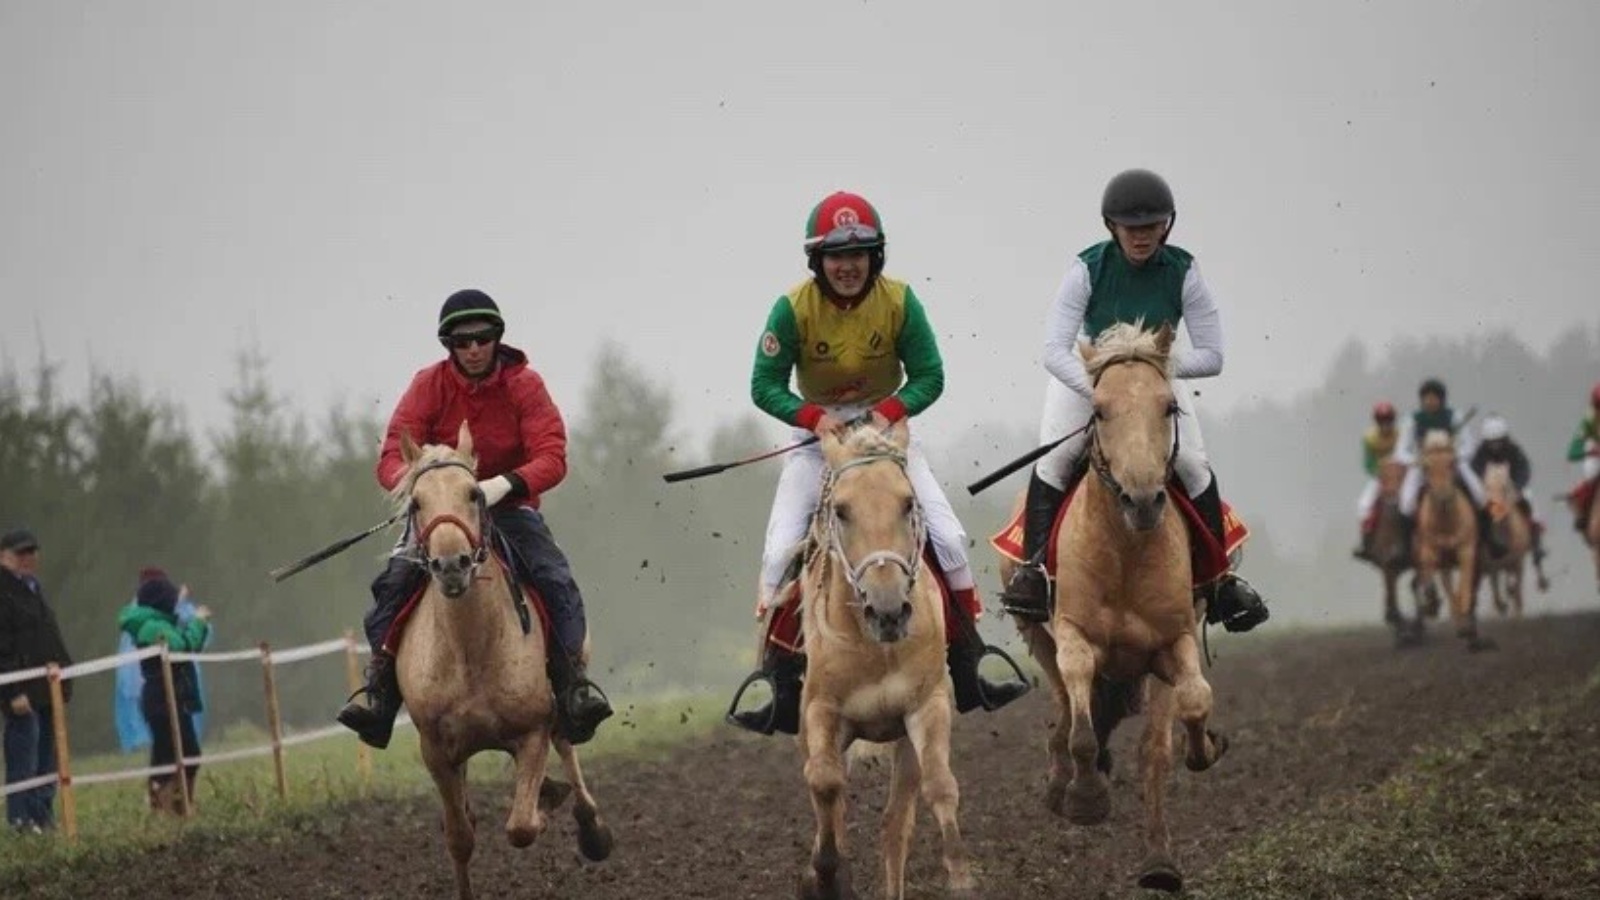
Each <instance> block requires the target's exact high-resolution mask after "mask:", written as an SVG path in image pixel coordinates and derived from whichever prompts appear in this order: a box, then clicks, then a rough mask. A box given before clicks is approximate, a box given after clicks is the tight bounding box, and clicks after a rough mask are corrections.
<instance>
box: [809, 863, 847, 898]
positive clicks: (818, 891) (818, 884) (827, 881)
mask: <svg viewBox="0 0 1600 900" xmlns="http://www.w3.org/2000/svg"><path fill="white" fill-rule="evenodd" d="M797 895H798V896H799V898H800V900H855V896H856V892H855V889H854V888H852V887H851V886H850V870H849V869H844V868H841V869H839V870H838V871H836V872H834V873H833V874H832V875H830V876H829V877H827V878H823V877H822V876H820V875H818V874H817V872H816V870H815V869H808V870H806V871H805V872H803V873H801V875H800V886H799V890H798V891H797Z"/></svg>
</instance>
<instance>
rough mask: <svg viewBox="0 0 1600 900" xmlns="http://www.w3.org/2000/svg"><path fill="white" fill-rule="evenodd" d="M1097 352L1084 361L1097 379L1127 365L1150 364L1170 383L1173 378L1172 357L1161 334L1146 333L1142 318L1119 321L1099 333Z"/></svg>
mask: <svg viewBox="0 0 1600 900" xmlns="http://www.w3.org/2000/svg"><path fill="white" fill-rule="evenodd" d="M1094 350H1095V352H1094V354H1093V355H1092V356H1090V357H1089V358H1088V359H1086V360H1084V366H1085V368H1087V369H1088V371H1089V377H1090V378H1095V379H1098V378H1099V377H1100V373H1102V372H1104V371H1105V370H1106V369H1108V368H1110V367H1111V366H1113V365H1116V364H1117V363H1124V362H1141V363H1148V364H1149V365H1152V366H1155V367H1156V369H1157V370H1158V371H1160V372H1161V373H1162V374H1164V375H1166V376H1167V378H1168V380H1170V379H1171V378H1172V355H1171V353H1170V352H1168V351H1163V350H1162V349H1161V340H1160V335H1159V334H1157V333H1156V332H1154V331H1146V330H1145V328H1144V320H1143V319H1139V320H1137V321H1135V322H1131V323H1130V322H1118V323H1117V324H1115V325H1113V326H1111V327H1110V328H1107V329H1106V330H1105V331H1102V332H1100V336H1099V337H1097V338H1095V341H1094Z"/></svg>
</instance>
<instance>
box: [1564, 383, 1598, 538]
mask: <svg viewBox="0 0 1600 900" xmlns="http://www.w3.org/2000/svg"><path fill="white" fill-rule="evenodd" d="M1567 461H1568V462H1574V463H1577V464H1578V466H1579V475H1580V477H1581V480H1580V481H1579V482H1578V486H1577V487H1575V488H1573V490H1572V493H1571V495H1570V499H1571V503H1572V512H1573V515H1575V516H1576V517H1577V525H1578V533H1579V534H1582V533H1583V531H1584V528H1585V527H1586V526H1587V525H1588V524H1589V504H1590V503H1592V502H1594V494H1595V487H1596V483H1597V482H1600V381H1597V382H1595V385H1594V388H1593V389H1592V390H1590V391H1589V412H1588V414H1587V415H1585V416H1584V417H1583V419H1582V420H1580V421H1579V422H1578V430H1577V431H1575V432H1573V434H1572V442H1571V443H1569V444H1568V445H1567Z"/></svg>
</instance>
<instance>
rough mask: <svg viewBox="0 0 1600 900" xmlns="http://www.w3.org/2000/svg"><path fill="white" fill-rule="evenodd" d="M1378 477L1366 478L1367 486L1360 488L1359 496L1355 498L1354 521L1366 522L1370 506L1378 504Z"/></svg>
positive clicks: (1370, 511)
mask: <svg viewBox="0 0 1600 900" xmlns="http://www.w3.org/2000/svg"><path fill="white" fill-rule="evenodd" d="M1379 490H1380V489H1379V487H1378V479H1376V478H1368V479H1367V486H1366V487H1364V488H1362V489H1361V496H1360V497H1358V498H1357V499H1356V521H1357V522H1366V521H1367V517H1368V516H1370V515H1372V508H1373V507H1374V506H1377V505H1378V492H1379Z"/></svg>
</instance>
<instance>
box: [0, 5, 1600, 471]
mask: <svg viewBox="0 0 1600 900" xmlns="http://www.w3.org/2000/svg"><path fill="white" fill-rule="evenodd" d="M1303 6H1306V5H1304V4H1282V3H1273V2H1259V3H1248V4H1246V3H1232V4H1228V5H1227V8H1228V9H1230V10H1233V13H1232V14H1231V15H1223V14H1221V13H1220V12H1218V11H1217V10H1218V9H1219V8H1220V7H1219V6H1218V5H1212V4H1170V5H1169V4H1161V3H1149V4H1140V5H1135V6H1129V5H1126V4H1120V5H1118V4H1093V5H1091V4H1068V3H1061V2H1037V3H997V4H974V3H947V2H938V3H934V2H919V0H898V2H883V0H868V2H859V0H858V2H815V3H809V4H804V5H795V4H774V3H761V2H749V0H726V2H703V3H681V4H655V3H638V2H634V3H592V4H526V3H496V4H486V3H477V4H449V5H444V4H419V3H407V4H400V3H363V4H355V3H342V4H322V3H279V4H256V3H242V2H234V3H209V2H190V3H176V2H141V3H112V2H102V3H91V4H83V3H72V2H50V3H29V2H21V0H0V110H3V111H4V112H3V115H4V116H5V126H4V140H3V141H0V154H3V157H0V163H3V164H0V304H3V306H4V311H5V312H4V317H5V321H6V323H7V325H6V327H5V329H4V331H3V333H0V352H3V354H4V355H5V356H6V357H7V358H8V359H9V360H10V361H11V362H12V363H13V364H15V365H17V366H18V367H19V368H22V369H24V370H26V369H28V368H29V367H31V365H32V364H33V361H34V360H35V359H36V357H37V354H38V352H39V347H38V340H37V339H36V336H42V338H43V343H44V346H45V348H46V349H47V351H48V353H49V354H50V355H51V356H52V357H53V358H55V359H58V360H60V361H62V362H63V363H64V364H65V372H64V374H65V375H66V377H67V383H68V385H69V387H70V386H72V385H81V384H82V383H83V381H84V380H85V378H86V377H87V375H88V374H89V372H90V370H91V369H97V370H100V371H108V372H111V373H117V374H133V375H136V376H137V377H138V378H139V379H140V380H141V382H142V383H143V384H144V386H145V387H147V388H150V389H151V390H154V391H156V392H158V393H160V394H161V395H163V396H166V397H168V398H170V399H172V400H174V401H176V402H178V403H180V404H182V405H183V406H185V407H186V408H188V409H189V410H190V414H191V416H192V417H193V418H194V420H195V421H197V422H198V423H199V424H202V425H207V426H209V425H215V424H220V419H221V415H222V409H223V405H222V399H221V394H222V391H223V389H224V388H225V387H226V385H227V384H228V383H230V381H231V379H232V378H233V358H234V357H235V355H236V354H237V352H238V351H239V350H240V348H241V347H244V346H248V345H251V344H255V345H258V346H259V347H260V349H261V350H262V351H263V352H264V353H265V354H266V356H267V357H268V359H269V360H270V368H269V377H270V379H271V381H272V382H273V384H274V385H275V386H276V387H277V388H279V389H280V390H283V391H285V392H287V393H288V395H289V397H290V398H291V399H292V400H293V401H294V402H295V403H296V404H298V405H299V406H300V407H301V408H302V409H303V410H304V411H305V412H306V413H307V414H308V415H311V416H315V415H317V414H318V413H320V411H321V410H322V409H323V408H324V407H325V406H326V405H327V404H328V403H330V402H333V401H334V400H337V399H344V400H346V401H349V402H353V403H359V404H364V405H368V406H366V408H370V409H373V410H375V411H377V412H379V413H380V414H383V415H387V413H388V411H389V409H390V408H391V406H392V404H393V402H394V400H395V399H396V398H397V397H398V395H399V392H400V391H401V390H402V389H403V387H404V386H405V384H406V382H407V380H408V378H409V376H410V374H411V372H412V371H414V370H415V369H416V368H418V367H420V366H422V365H423V364H425V363H427V362H430V361H431V360H433V359H435V358H437V356H438V355H439V354H440V352H441V351H439V349H438V347H437V345H436V344H435V343H434V342H433V340H432V337H431V335H432V330H433V321H434V319H435V316H436V314H437V309H438V306H439V303H440V301H441V300H442V299H443V298H444V297H445V296H446V295H447V294H448V293H450V292H451V291H452V290H455V289H456V288H459V287H464V286H469V285H470V286H477V287H480V288H483V289H485V290H487V291H489V292H490V293H491V294H492V295H494V296H495V297H496V298H497V299H498V300H499V301H500V303H501V305H502V307H503V308H504V309H505V311H506V316H507V319H508V322H509V332H508V340H509V341H511V342H512V343H515V344H517V345H519V346H522V347H523V348H524V349H526V350H528V352H529V353H530V355H531V356H532V357H533V360H534V364H535V366H536V367H538V368H540V369H541V370H542V371H543V372H544V374H545V376H546V378H547V379H548V381H549V383H550V386H551V389H552V391H553V392H554V394H555V396H556V399H557V401H558V402H559V403H561V404H562V405H563V406H564V407H565V408H566V409H567V411H568V414H569V417H570V416H572V415H574V414H575V413H576V412H577V411H578V405H579V399H580V397H581V394H582V389H583V386H584V384H585V381H586V378H587V375H588V369H589V366H590V364H591V360H592V357H593V353H594V350H595V348H596V347H597V346H598V345H599V342H601V341H603V340H607V339H611V340H616V341H618V342H620V343H621V344H622V345H623V346H624V347H625V348H626V349H627V351H628V352H629V353H630V354H631V355H632V356H633V358H634V359H636V360H637V361H638V363H639V364H640V365H641V366H642V367H643V368H644V369H645V370H646V371H649V372H653V373H659V374H660V375H661V376H662V377H663V378H664V379H666V380H667V382H668V383H669V384H670V385H671V387H672V389H673V391H674V394H675V396H676V397H677V398H678V400H679V401H680V403H681V407H682V408H681V410H680V421H681V422H683V423H684V425H685V426H687V427H691V428H704V427H706V426H709V425H710V424H711V423H712V422H714V421H715V420H717V419H719V418H722V417H725V416H729V415H732V414H733V413H735V412H742V411H744V410H746V409H748V408H749V400H748V387H747V385H748V377H749V367H750V362H751V357H752V354H753V352H754V346H755V341H756V338H757V336H758V335H759V333H760V329H761V326H762V323H763V321H764V319H765V316H766V313H767V310H768V308H769V307H770V305H771V303H772V301H773V299H774V298H775V297H777V296H778V295H779V294H780V293H782V292H783V291H784V290H785V289H786V288H788V287H789V286H791V285H792V284H793V283H795V282H796V281H798V280H799V279H800V278H801V277H802V276H803V275H804V274H805V272H804V269H803V260H802V257H801V254H800V241H801V236H802V235H801V231H802V226H803V222H804V219H805V215H806V213H807V211H808V210H809V208H810V206H811V205H812V204H813V203H814V202H815V201H816V200H817V199H818V198H820V197H821V196H822V195H824V194H826V193H827V192H829V191H832V190H835V189H838V188H848V189H853V190H858V191H860V192H862V193H864V194H866V195H867V196H868V197H869V198H870V199H872V200H873V201H874V202H875V203H876V204H877V205H878V206H879V208H880V210H881V211H882V213H883V215H884V218H885V225H886V230H887V232H888V234H889V237H890V250H889V272H890V274H893V275H895V276H897V277H900V278H903V279H906V280H907V281H910V282H911V283H912V284H913V285H914V286H915V288H916V289H917V291H918V292H919V294H921V296H922V297H923V300H924V302H925V303H926V304H927V306H928V310H929V314H930V317H931V320H932V322H933V324H934V327H935V330H936V331H937V332H938V334H939V336H940V339H941V346H942V349H943V351H944V354H945V360H946V368H947V379H948V390H947V393H946V395H945V397H944V399H943V400H942V401H941V402H940V403H939V404H937V405H936V406H935V407H934V408H933V409H932V410H931V411H930V412H929V414H928V415H927V416H926V418H925V420H924V421H923V423H922V425H921V427H922V429H923V432H924V433H925V434H926V435H928V437H929V439H930V440H931V441H933V442H935V443H937V442H939V441H940V440H941V438H940V435H942V434H943V435H949V434H953V433H955V432H957V431H960V430H964V429H968V428H971V427H974V426H975V425H976V424H977V423H979V422H983V421H987V420H991V419H994V418H997V417H1003V418H1005V419H1006V420H1007V421H1008V422H1012V423H1021V424H1024V425H1026V427H1027V428H1028V429H1030V430H1031V429H1032V428H1033V427H1034V423H1035V422H1036V421H1037V415H1038V408H1037V407H1038V403H1039V399H1040V396H1041V387H1042V384H1043V379H1044V374H1043V370H1042V369H1041V368H1040V367H1039V364H1038V357H1039V349H1040V345H1041V333H1040V326H1041V323H1042V321H1043V316H1044V310H1045V308H1046V306H1047V304H1048V302H1049V299H1050V297H1051V295H1052V293H1053V291H1054V290H1055V287H1056V284H1057V282H1058V280H1059V279H1060V277H1061V274H1062V272H1063V270H1064V267H1065V264H1066V261H1067V260H1068V259H1069V258H1070V257H1071V255H1072V254H1074V253H1076V252H1077V251H1078V250H1080V249H1082V248H1083V247H1084V246H1087V245H1088V244H1090V243H1093V242H1095V241H1098V240H1100V239H1101V238H1102V236H1103V231H1102V230H1101V226H1100V223H1099V218H1098V200H1099V193H1100V190H1101V188H1102V186H1103V185H1104V183H1105V181H1106V179H1107V178H1108V177H1109V176H1110V175H1112V174H1113V173H1115V172H1116V171H1117V170H1119V169H1122V168H1125V167H1128V166H1134V165H1141V166H1148V167H1151V168H1154V169H1156V170H1158V171H1160V172H1162V173H1164V174H1165V175H1166V176H1167V177H1168V179H1169V180H1170V181H1171V182H1172V184H1173V186H1174V189H1175V191H1176V193H1177V199H1178V207H1179V216H1178V224H1177V232H1176V234H1175V236H1174V240H1175V242H1176V243H1179V244H1181V245H1183V246H1185V247H1186V248H1188V249H1189V250H1191V251H1193V252H1195V253H1196V254H1197V256H1198V258H1199V261H1200V264H1201V267H1202V271H1203V272H1204V273H1205V275H1206V277H1207V279H1208V281H1209V282H1210V284H1211V286H1212V288H1213V291H1214V293H1215V294H1216V295H1217V296H1218V298H1219V302H1220V303H1221V306H1222V311H1223V317H1224V326H1225V329H1226V332H1227V352H1228V356H1227V367H1226V371H1225V373H1224V375H1223V377H1222V378H1220V379H1216V380H1214V381H1212V382H1210V383H1208V384H1207V385H1205V401H1204V402H1205V403H1206V404H1207V406H1208V408H1210V409H1211V410H1213V411H1216V410H1219V409H1226V408H1228V407H1229V406H1232V405H1235V404H1238V403H1241V402H1248V401H1250V400H1251V399H1253V398H1256V397H1273V398H1287V397H1289V396H1290V395H1292V394H1293V392H1295V391H1297V390H1300V389H1304V388H1308V387H1310V386H1312V385H1313V384H1316V383H1319V382H1321V381H1322V379H1323V378H1324V377H1325V375H1326V374H1327V372H1326V368H1325V367H1326V365H1327V363H1328V362H1329V361H1330V360H1331V359H1332V357H1333V354H1334V352H1335V350H1336V349H1337V347H1338V346H1339V344H1340V343H1341V342H1343V341H1344V340H1346V339H1348V338H1350V337H1353V336H1360V337H1362V338H1364V339H1366V340H1367V341H1369V342H1370V343H1371V344H1372V346H1373V347H1374V348H1377V349H1381V348H1382V346H1383V345H1384V342H1385V341H1386V340H1389V339H1390V338H1392V336H1395V335H1401V334H1420V333H1428V332H1436V333H1441V334H1448V335H1460V334H1463V333H1470V332H1473V331H1478V330H1483V329H1487V328H1491V327H1508V328H1511V329H1513V330H1514V331H1515V332H1516V333H1517V334H1518V335H1520V336H1522V337H1524V338H1525V339H1526V340H1528V341H1530V342H1532V343H1533V344H1534V346H1535V347H1536V348H1540V349H1542V348H1543V347H1544V346H1545V345H1546V344H1547V343H1548V342H1549V341H1550V340H1551V339H1552V338H1553V337H1554V336H1555V335H1556V334H1557V333H1558V332H1559V331H1561V330H1563V329H1565V328H1568V327H1570V326H1572V325H1574V324H1577V323H1580V322H1581V323H1594V322H1596V321H1597V320H1600V303H1597V302H1596V295H1595V292H1594V289H1593V282H1592V276H1590V275H1589V272H1590V269H1591V267H1592V261H1593V260H1594V259H1595V251H1596V249H1597V248H1596V235H1600V179H1597V178H1596V177H1595V174H1594V173H1595V169H1594V166H1595V164H1596V160H1600V127H1597V115H1596V111H1597V110H1600V63H1597V62H1596V57H1595V54H1594V52H1593V46H1592V44H1593V40H1594V37H1595V35H1596V34H1600V6H1597V5H1596V4H1594V3H1590V2H1582V0H1574V2H1567V3H1536V2H1529V3H1518V4H1511V3H1470V2H1429V3H1422V2H1408V3H1377V4H1372V3H1368V4H1360V5H1356V4H1349V3H1340V4H1319V5H1317V7H1316V8H1314V9H1306V8H1300V7H1303ZM1019 449H1020V448H1019ZM999 461H1000V460H996V462H999Z"/></svg>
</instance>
